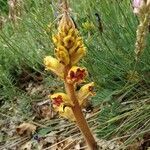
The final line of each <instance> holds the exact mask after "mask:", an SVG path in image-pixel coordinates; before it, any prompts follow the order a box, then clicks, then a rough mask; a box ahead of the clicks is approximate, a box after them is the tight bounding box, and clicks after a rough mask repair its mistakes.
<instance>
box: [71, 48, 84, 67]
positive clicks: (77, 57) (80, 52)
mask: <svg viewBox="0 0 150 150" xmlns="http://www.w3.org/2000/svg"><path fill="white" fill-rule="evenodd" d="M85 55H86V48H85V47H81V48H79V49H78V50H77V52H76V53H74V54H72V55H71V58H70V60H71V64H72V65H75V64H77V63H78V62H79V60H80V59H81V58H82V57H84V56H85Z"/></svg>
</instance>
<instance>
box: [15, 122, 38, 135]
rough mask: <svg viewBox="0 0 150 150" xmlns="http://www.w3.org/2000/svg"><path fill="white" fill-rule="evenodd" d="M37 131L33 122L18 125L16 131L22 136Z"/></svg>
mask: <svg viewBox="0 0 150 150" xmlns="http://www.w3.org/2000/svg"><path fill="white" fill-rule="evenodd" d="M35 131H36V126H35V125H33V124H31V123H22V124H20V125H19V126H18V127H16V132H17V134H19V135H20V136H31V135H32V134H33V133H34V132H35Z"/></svg>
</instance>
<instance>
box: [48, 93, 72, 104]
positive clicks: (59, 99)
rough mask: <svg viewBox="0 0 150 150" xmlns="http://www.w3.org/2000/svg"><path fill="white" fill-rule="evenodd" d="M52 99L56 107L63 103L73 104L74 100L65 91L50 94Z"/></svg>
mask: <svg viewBox="0 0 150 150" xmlns="http://www.w3.org/2000/svg"><path fill="white" fill-rule="evenodd" d="M50 99H51V100H52V103H53V105H54V107H59V106H60V105H61V104H63V105H64V106H70V107H71V106H73V102H72V101H71V100H70V99H69V98H68V95H67V94H65V93H61V92H59V93H55V94H52V95H50Z"/></svg>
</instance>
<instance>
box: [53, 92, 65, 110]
mask: <svg viewBox="0 0 150 150" xmlns="http://www.w3.org/2000/svg"><path fill="white" fill-rule="evenodd" d="M62 103H63V99H62V96H61V95H58V96H57V97H54V98H53V105H56V106H58V107H59V106H60V105H61V104H62Z"/></svg>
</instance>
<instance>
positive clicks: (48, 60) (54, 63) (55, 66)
mask: <svg viewBox="0 0 150 150" xmlns="http://www.w3.org/2000/svg"><path fill="white" fill-rule="evenodd" d="M44 64H45V66H46V70H51V71H53V72H54V73H55V74H56V75H58V76H60V77H61V78H63V77H64V73H63V69H64V66H63V65H62V64H61V63H60V62H59V61H58V60H57V59H56V58H53V57H52V56H46V57H45V58H44Z"/></svg>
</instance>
